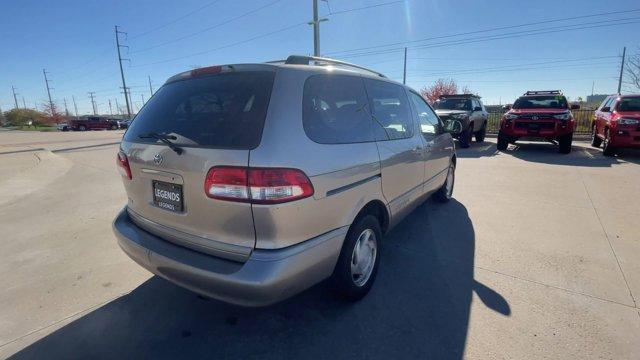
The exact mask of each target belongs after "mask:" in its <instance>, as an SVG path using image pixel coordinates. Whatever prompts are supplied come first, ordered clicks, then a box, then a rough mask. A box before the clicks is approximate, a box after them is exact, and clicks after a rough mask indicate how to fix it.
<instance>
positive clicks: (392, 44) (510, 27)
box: [327, 9, 640, 54]
mask: <svg viewBox="0 0 640 360" xmlns="http://www.w3.org/2000/svg"><path fill="white" fill-rule="evenodd" d="M639 11H640V9H631V10H623V11H611V12H604V13H595V14H588V15H581V16H572V17H566V18H557V19H551V20H542V21H535V22H530V23H523V24H517V25H509V26H500V27H494V28H488V29H481V30H474V31H467V32H461V33H455V34H448V35H441V36H434V37H428V38H423V39H418V40H410V41H401V42H394V43H387V44H383V45H374V46H366V47H361V48H356V49H349V50H341V51H333V52H329V53H327V54H340V53H345V52H352V51H360V50H368V49H375V48H380V47H388V46H395V45H406V44H413V43H416V42H423V41H430V40H439V39H446V38H451V37H458V36H464V35H474V34H479V33H486V32H493V31H498V30H507V29H515V28H519V27H527V26H534V25H541V24H549V23H554V22H562V21H570V20H577V19H585V18H590V17H598V16H607V15H616V14H626V13H632V12H639Z"/></svg>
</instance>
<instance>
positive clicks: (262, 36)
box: [132, 1, 398, 67]
mask: <svg viewBox="0 0 640 360" xmlns="http://www.w3.org/2000/svg"><path fill="white" fill-rule="evenodd" d="M395 3H398V1H393V2H389V3H384V4H377V6H382V5H389V4H395ZM372 7H374V5H369V6H363V7H359V8H354V9H349V10H348V11H347V10H344V11H342V12H341V13H347V12H354V11H359V10H366V9H370V8H372ZM335 14H336V13H334V14H333V15H332V16H334V15H335ZM307 24H308V22H306V21H305V22H301V23H297V24H293V25H289V26H285V27H283V28H280V29H278V30H274V31H270V32H267V33H263V34H260V35H256V36H254V37H251V38H248V39H244V40H240V41H236V42H233V43H229V44H226V45H222V46H219V47H216V48H213V49H209V50H204V51H199V52H195V53H191V54H187V55H183V56H179V57H175V58H170V59H165V60H160V61H155V62H150V63H145V64H140V65H133V66H132V67H144V66H149V65H157V64H164V63H168V62H172V61H177V60H182V59H187V58H190V57H194V56H198V55H204V54H208V53H211V52H214V51H218V50H222V49H226V48H230V47H233V46H237V45H242V44H245V43H248V42H251V41H254V40H258V39H262V38H265V37H268V36H271V35H275V34H278V33H281V32H284V31H287V30H291V29H294V28H297V27H300V26H303V25H307Z"/></svg>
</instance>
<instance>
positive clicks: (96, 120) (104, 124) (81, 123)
mask: <svg viewBox="0 0 640 360" xmlns="http://www.w3.org/2000/svg"><path fill="white" fill-rule="evenodd" d="M69 129H71V130H75V131H87V130H117V129H118V121H117V120H115V119H109V118H105V117H100V116H87V117H83V118H80V119H78V120H71V121H69Z"/></svg>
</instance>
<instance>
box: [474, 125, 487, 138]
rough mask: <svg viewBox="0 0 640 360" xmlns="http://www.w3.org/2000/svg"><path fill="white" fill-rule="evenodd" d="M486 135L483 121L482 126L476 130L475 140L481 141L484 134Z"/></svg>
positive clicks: (485, 126)
mask: <svg viewBox="0 0 640 360" xmlns="http://www.w3.org/2000/svg"><path fill="white" fill-rule="evenodd" d="M486 135H487V123H486V122H485V123H484V124H483V125H482V128H481V129H480V130H478V132H476V142H483V141H484V138H485V136H486Z"/></svg>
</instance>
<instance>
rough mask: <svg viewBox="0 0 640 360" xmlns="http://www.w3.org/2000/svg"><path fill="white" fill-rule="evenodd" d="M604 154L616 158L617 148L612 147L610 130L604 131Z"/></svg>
mask: <svg viewBox="0 0 640 360" xmlns="http://www.w3.org/2000/svg"><path fill="white" fill-rule="evenodd" d="M602 154H604V156H614V155H615V154H616V148H615V147H614V146H613V145H611V133H610V132H609V129H604V141H603V142H602Z"/></svg>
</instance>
